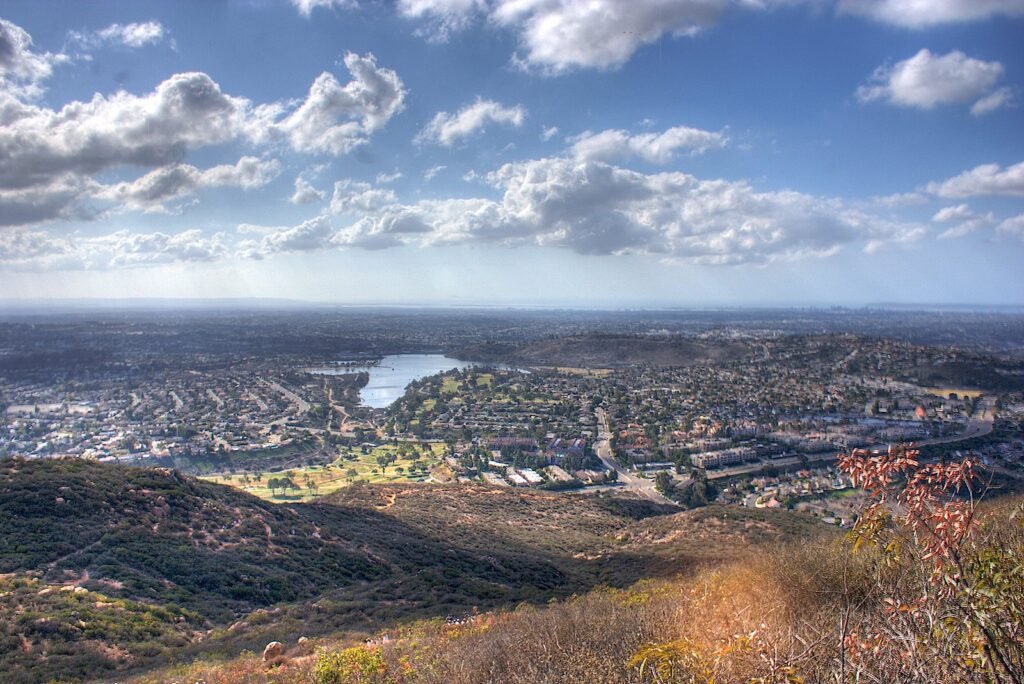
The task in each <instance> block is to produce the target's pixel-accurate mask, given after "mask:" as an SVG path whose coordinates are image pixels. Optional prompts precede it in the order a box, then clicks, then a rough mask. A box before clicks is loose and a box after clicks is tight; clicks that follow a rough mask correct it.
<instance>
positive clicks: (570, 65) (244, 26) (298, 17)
mask: <svg viewBox="0 0 1024 684" xmlns="http://www.w3.org/2000/svg"><path fill="white" fill-rule="evenodd" d="M1022 35H1024V0H989V1H988V2H978V1H977V0H917V1H915V2H901V1H899V0H856V1H855V0H675V1H668V0H588V1H587V2H582V1H575V0H526V1H524V0H396V1H395V2H381V1H379V0H225V1H222V2H167V1H164V2H151V1H146V0H136V1H134V2H130V3H126V2H122V1H93V2H87V3H84V2H70V1H66V2H57V1H51V0H29V1H25V0H8V1H7V2H5V3H4V4H3V7H0V300H46V299H55V300H65V299H79V298H84V299H88V298H98V299H121V298H136V297H138V298H165V297H166V298H179V299H193V298H196V299H208V298H209V299H233V298H256V299H260V298H281V299H292V300H302V301H309V302H333V303H339V304H349V303H350V304H410V305H439V306H445V305H486V304H491V305H497V306H566V307H568V306H585V307H612V308H614V307H643V306H651V307H664V306H679V307H699V306H741V307H742V306H772V305H778V306H794V305H795V306H802V305H816V306H828V305H848V306H863V305H865V304H869V303H872V302H888V303H892V304H914V305H930V304H940V305H1000V306H1004V305H1010V306H1014V305H1024V125H1022V124H1024V41H1021V39H1020V37H1021V36H1022Z"/></svg>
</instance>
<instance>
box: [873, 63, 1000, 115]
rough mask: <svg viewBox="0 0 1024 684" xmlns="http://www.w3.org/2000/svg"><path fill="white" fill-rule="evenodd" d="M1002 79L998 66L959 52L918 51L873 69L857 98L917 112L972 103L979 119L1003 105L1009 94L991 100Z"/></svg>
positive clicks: (998, 64)
mask: <svg viewBox="0 0 1024 684" xmlns="http://www.w3.org/2000/svg"><path fill="white" fill-rule="evenodd" d="M1002 75H1003V65H1002V64H1000V63H999V62H984V61H982V60H979V59H974V58H973V57H968V56H967V55H965V54H964V53H962V52H960V51H959V50H954V51H952V52H950V53H949V54H946V55H934V54H932V53H931V52H930V51H928V50H921V51H920V52H918V53H917V54H916V55H914V56H913V57H911V58H910V59H906V60H904V61H902V62H897V63H896V64H893V65H884V66H881V67H879V68H878V69H876V70H875V73H874V74H873V75H872V76H871V80H870V82H869V83H868V84H867V85H863V86H861V87H860V88H858V89H857V97H858V98H859V99H860V100H861V101H863V102H870V101H873V100H883V101H885V102H888V103H889V104H892V105H896V106H899V107H915V108H917V109H931V108H933V107H935V106H936V105H944V104H964V103H968V102H975V104H974V108H973V110H972V111H974V113H975V114H977V115H980V114H984V113H987V112H991V111H993V110H994V109H996V108H997V107H999V106H1002V105H1004V104H1006V102H1007V100H1008V97H1009V93H1006V94H1005V95H1004V96H1003V97H1002V98H1001V99H999V98H997V99H992V98H993V95H995V93H991V92H990V91H992V89H993V87H994V86H995V84H996V82H997V81H998V80H999V79H1000V78H1001V77H1002Z"/></svg>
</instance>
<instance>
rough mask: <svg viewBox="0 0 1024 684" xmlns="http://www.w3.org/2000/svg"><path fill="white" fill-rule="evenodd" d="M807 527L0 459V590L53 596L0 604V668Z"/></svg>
mask: <svg viewBox="0 0 1024 684" xmlns="http://www.w3.org/2000/svg"><path fill="white" fill-rule="evenodd" d="M741 513H742V512H741ZM711 520H714V523H710V522H709V521H711ZM715 526H717V527H718V529H717V530H716V531H712V530H715ZM817 529H818V528H817V526H816V525H815V524H814V523H813V522H810V521H809V520H805V519H803V518H799V517H794V516H792V515H786V514H778V515H768V514H763V513H760V512H758V513H750V514H743V515H739V516H738V517H737V514H736V513H734V512H732V511H728V512H727V511H726V510H725V509H721V510H719V509H715V508H709V509H705V510H703V511H696V512H688V513H674V514H670V512H669V511H668V510H664V509H659V508H658V507H656V506H654V505H652V504H643V503H639V502H632V501H618V500H613V499H602V498H597V497H586V496H580V495H564V494H550V493H541V492H529V491H516V490H510V489H496V488H489V487H484V486H455V485H452V486H398V485H394V486H381V487H369V486H367V487H353V488H350V489H347V490H344V491H342V492H339V493H338V494H336V495H333V496H332V497H329V498H327V499H326V500H324V501H323V502H322V503H316V504H283V505H275V504H270V503H267V502H264V501H261V500H259V499H257V498H255V497H252V496H249V495H247V494H244V493H240V492H238V491H236V490H233V489H231V488H229V487H224V486H219V485H214V484H210V483H205V482H201V481H199V480H195V479H192V478H190V477H186V476H182V475H180V474H178V473H176V472H174V471H169V470H164V469H135V468H127V467H122V466H116V465H106V464H99V463H94V462H88V461H82V460H46V461H24V460H7V461H3V462H0V573H5V574H6V578H7V580H8V581H12V582H17V583H19V584H18V585H17V586H16V587H12V588H10V589H5V590H4V595H5V596H7V597H10V596H12V592H15V593H17V592H20V594H21V595H23V596H25V597H29V595H31V597H34V598H31V602H35V603H39V602H43V601H45V602H50V603H52V605H50V607H46V606H44V605H42V604H41V605H39V606H38V607H37V608H35V609H31V610H29V609H26V603H27V602H26V601H25V600H16V601H15V600H7V601H4V602H0V613H2V614H0V622H2V623H3V624H5V625H9V627H8V628H7V630H6V632H4V633H3V635H2V636H3V638H4V640H5V641H4V648H3V652H2V656H0V658H2V660H0V669H3V670H4V671H5V672H8V673H13V674H11V675H10V677H9V679H8V680H7V681H11V682H33V681H47V680H48V679H49V678H51V677H54V676H57V675H61V676H63V677H65V678H66V677H71V676H86V675H90V676H97V675H99V674H100V673H102V672H103V671H110V670H114V669H123V668H137V667H145V666H151V665H154V664H157V663H160V662H164V661H166V659H167V657H168V656H169V654H171V653H175V652H177V653H182V654H192V655H194V654H197V653H200V652H209V651H222V652H228V653H231V652H237V651H238V650H239V649H241V648H259V647H262V645H263V644H264V643H266V641H267V640H268V639H272V638H281V639H288V640H294V639H295V638H297V637H298V636H299V635H300V634H310V635H314V634H317V633H327V632H332V631H338V630H341V629H346V630H372V629H376V628H379V627H380V626H381V625H384V624H387V623H389V622H394V621H399V620H404V619H407V618H410V617H416V616H419V617H427V616H431V615H444V614H446V613H457V612H466V611H469V610H470V609H471V608H473V607H480V608H490V607H497V606H502V605H512V604H515V603H518V602H522V601H527V602H543V601H546V600H548V599H549V598H553V597H565V596H568V595H570V594H573V593H579V592H584V591H586V590H588V589H589V588H591V587H594V586H597V585H614V586H625V585H628V584H630V583H632V582H634V581H636V580H637V579H640V578H643V577H647V576H661V575H672V574H676V573H678V572H681V571H683V570H685V569H687V568H689V567H692V566H694V565H696V564H700V563H705V562H710V561H715V560H720V559H722V558H726V557H729V556H731V555H733V554H736V553H738V552H739V550H740V549H741V548H742V547H744V546H746V545H748V544H749V543H750V542H756V541H765V540H772V539H786V538H793V537H796V536H804V535H807V534H813V533H814V531H816V530H817ZM44 584H45V585H48V586H43V585H44ZM61 588H63V589H64V590H61ZM76 588H77V589H76ZM31 602H29V603H31ZM53 602H58V603H53ZM75 603H81V604H82V605H83V606H84V605H86V604H87V605H88V606H90V610H89V612H88V613H86V612H83V610H82V609H81V608H80V607H75ZM112 612H116V613H118V614H119V615H121V616H123V619H119V620H113V621H112V620H110V619H109V614H110V613H112ZM104 615H106V616H107V617H106V618H104ZM124 624H129V625H135V626H136V627H137V629H135V631H134V632H132V633H131V634H125V633H123V630H122V627H121V625H124ZM228 627H230V629H228ZM119 630H122V631H119ZM58 653H65V654H67V655H68V656H82V654H83V653H87V654H88V657H87V658H86V657H80V658H78V659H77V660H76V659H75V658H74V657H71V658H70V659H65V660H63V661H62V660H60V659H59V658H55V657H54V656H55V654H58Z"/></svg>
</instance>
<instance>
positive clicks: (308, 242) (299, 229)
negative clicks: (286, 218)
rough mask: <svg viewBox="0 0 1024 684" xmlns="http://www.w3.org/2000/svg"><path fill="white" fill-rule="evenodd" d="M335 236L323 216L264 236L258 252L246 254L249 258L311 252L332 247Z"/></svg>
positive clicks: (328, 222)
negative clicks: (283, 253)
mask: <svg viewBox="0 0 1024 684" xmlns="http://www.w3.org/2000/svg"><path fill="white" fill-rule="evenodd" d="M333 234H334V229H333V228H331V223H330V220H329V219H328V218H327V217H326V216H323V215H320V216H316V217H314V218H311V219H309V220H308V221H303V222H302V223H300V224H299V225H297V226H293V227H291V228H285V229H283V230H277V231H274V232H272V233H268V234H266V235H264V236H263V239H262V240H260V242H259V249H258V251H256V252H251V251H250V252H248V253H244V254H243V256H247V257H249V258H259V257H260V256H265V255H270V254H277V253H280V252H309V251H312V250H317V249H323V248H324V247H327V246H329V245H330V239H331V237H332V235H333Z"/></svg>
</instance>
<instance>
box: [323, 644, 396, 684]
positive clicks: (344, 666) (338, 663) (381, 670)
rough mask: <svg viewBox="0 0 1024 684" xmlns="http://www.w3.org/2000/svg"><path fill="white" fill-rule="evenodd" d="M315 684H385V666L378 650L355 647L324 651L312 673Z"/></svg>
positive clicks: (386, 677) (386, 680)
mask: <svg viewBox="0 0 1024 684" xmlns="http://www.w3.org/2000/svg"><path fill="white" fill-rule="evenodd" d="M313 674H314V677H315V679H316V682H317V684H386V682H388V681H389V677H388V673H387V665H386V664H385V662H384V656H383V654H382V653H381V650H380V648H372V647H363V646H355V647H352V648H346V649H344V650H343V651H324V652H323V653H321V654H320V655H318V656H317V659H316V668H315V669H314V671H313Z"/></svg>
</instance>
